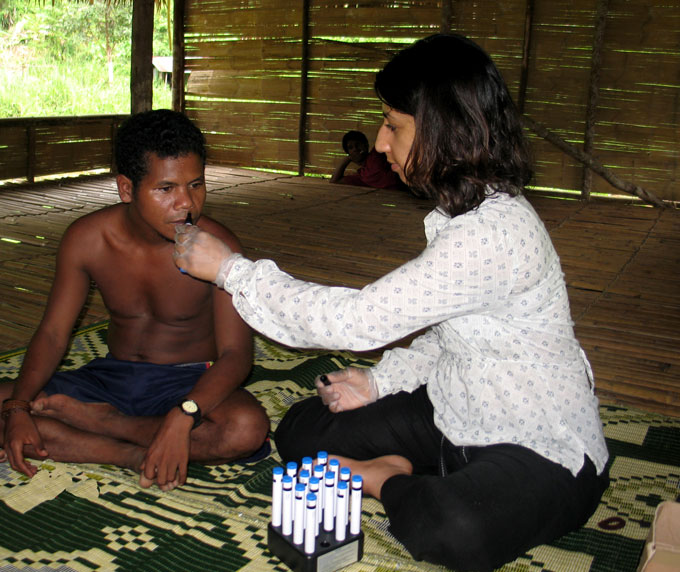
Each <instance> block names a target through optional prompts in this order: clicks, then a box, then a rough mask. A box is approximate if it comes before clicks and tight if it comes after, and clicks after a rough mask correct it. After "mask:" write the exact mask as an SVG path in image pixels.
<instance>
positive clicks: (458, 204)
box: [175, 35, 608, 570]
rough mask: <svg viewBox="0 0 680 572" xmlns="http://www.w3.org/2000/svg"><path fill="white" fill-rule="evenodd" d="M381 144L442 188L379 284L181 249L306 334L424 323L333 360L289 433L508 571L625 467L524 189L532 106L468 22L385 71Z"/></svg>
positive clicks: (395, 518)
mask: <svg viewBox="0 0 680 572" xmlns="http://www.w3.org/2000/svg"><path fill="white" fill-rule="evenodd" d="M375 85H376V90H377V93H378V96H379V97H380V99H381V101H382V104H383V115H384V118H385V120H384V123H383V125H382V127H381V129H380V132H379V134H378V137H377V140H376V145H375V146H376V149H377V150H378V151H380V152H382V153H385V154H386V155H387V158H388V160H389V161H390V163H391V164H392V170H394V171H395V172H396V173H397V174H398V175H399V176H400V178H401V179H402V180H403V181H404V182H406V183H407V184H408V185H409V186H410V187H411V188H412V189H413V190H414V191H415V192H418V193H420V194H422V195H425V196H427V197H430V198H432V199H434V200H435V202H436V204H437V207H436V208H435V210H433V211H432V212H431V213H430V214H429V215H428V216H427V217H426V219H425V234H426V236H427V246H426V248H425V249H424V250H423V252H422V253H421V254H420V255H419V256H418V257H417V258H415V259H413V260H411V261H409V262H407V263H405V264H404V265H402V266H401V267H399V268H397V269H396V270H394V271H393V272H391V273H389V274H388V275H386V276H384V277H382V278H380V279H379V280H377V281H376V282H374V283H372V284H369V285H368V286H366V287H364V288H363V289H361V290H353V289H348V288H332V287H326V286H320V285H316V284H310V283H307V282H302V281H299V280H295V279H294V278H292V277H291V276H289V275H287V274H285V273H283V272H281V271H280V270H279V269H278V268H277V267H276V265H275V264H274V263H273V262H272V261H267V260H260V261H258V262H252V261H249V260H247V259H245V258H243V256H241V255H240V254H232V253H231V252H230V251H229V250H228V249H227V248H225V247H224V246H223V245H222V244H221V243H220V242H219V241H216V240H214V239H213V238H212V237H211V236H210V235H208V234H206V233H204V232H199V231H198V229H195V228H192V227H187V228H178V231H179V232H178V235H177V236H176V242H177V244H176V246H175V261H176V264H177V265H178V266H180V267H181V268H183V269H185V270H187V271H189V272H190V273H191V274H193V275H195V276H198V277H200V278H204V279H209V280H213V281H215V282H216V283H217V284H218V285H219V286H220V287H222V288H225V289H226V290H227V291H228V292H229V293H231V294H232V300H233V303H234V306H235V307H236V309H237V311H238V312H239V314H240V315H241V316H242V317H243V318H244V319H245V320H246V321H247V322H248V323H249V324H250V325H251V326H253V327H254V328H255V329H256V330H258V331H260V332H262V333H264V334H265V335H267V336H269V337H272V338H274V339H277V340H279V341H280V342H283V343H285V344H288V345H290V346H295V347H323V348H333V349H340V348H342V349H350V350H367V349H373V348H378V347H382V346H384V345H386V344H389V343H391V342H394V341H395V340H399V339H401V338H403V337H405V336H407V335H409V334H412V333H414V332H417V331H421V330H422V331H423V332H424V333H422V334H421V335H420V336H419V337H417V338H416V339H415V340H414V341H413V342H412V343H411V345H410V346H409V347H408V348H396V349H391V350H388V351H385V352H384V354H383V356H382V359H381V360H380V361H379V362H378V363H377V364H376V365H375V366H373V367H371V368H367V369H358V368H348V369H346V370H343V371H339V372H329V373H328V374H327V375H326V376H325V377H324V378H323V380H322V379H318V380H317V382H316V385H317V388H318V392H319V396H318V397H314V398H310V399H307V400H305V401H302V402H299V403H297V404H295V405H294V406H293V407H291V409H290V410H289V411H288V413H287V414H286V415H285V417H284V418H283V420H282V421H281V423H280V425H279V427H278V429H277V431H276V435H275V440H276V444H277V446H278V451H279V453H280V454H281V457H282V458H283V459H284V460H285V461H288V460H298V459H300V458H301V457H303V456H306V455H313V454H314V453H315V452H316V451H318V450H322V449H323V450H327V451H328V452H329V453H330V454H332V455H335V456H337V457H339V458H340V459H341V461H342V462H343V464H346V465H348V466H350V467H351V468H352V469H353V471H355V472H358V473H360V474H362V475H363V477H364V482H365V490H366V491H367V492H368V493H369V494H372V495H373V496H375V497H377V498H379V499H381V500H382V502H383V504H384V507H385V510H386V512H387V515H388V517H389V519H390V528H391V531H392V533H393V534H394V535H395V536H396V538H397V539H399V540H400V541H401V542H402V543H403V544H404V545H405V546H406V548H407V549H408V550H409V551H410V552H411V554H412V555H413V556H414V558H416V559H424V560H428V561H430V562H434V563H438V564H444V565H446V566H449V567H451V568H455V569H456V570H492V569H494V568H496V567H498V566H500V565H502V564H503V563H505V562H508V561H510V560H513V559H515V558H517V557H518V556H520V555H522V554H523V553H524V552H525V551H527V550H528V549H530V548H532V547H533V546H536V545H538V544H542V543H545V542H550V541H552V540H555V539H556V538H558V537H560V536H562V535H564V534H566V533H567V532H569V531H572V530H575V529H577V528H578V527H580V526H582V525H583V524H584V523H585V522H586V521H587V519H588V518H589V517H590V515H591V514H592V513H593V511H594V510H595V508H596V507H597V505H598V502H599V499H600V497H601V495H602V493H603V491H604V490H605V488H606V486H607V483H608V478H607V473H606V462H607V456H608V454H607V449H606V445H605V441H604V437H603V433H602V426H601V422H600V419H599V414H598V403H597V399H596V397H595V395H594V387H593V378H592V371H591V368H590V365H589V364H588V360H587V358H586V356H585V354H584V352H583V350H582V349H581V347H580V345H579V343H578V341H577V340H576V338H575V336H574V331H573V322H572V320H571V315H570V309H569V301H568V298H567V290H566V285H565V282H564V277H563V274H562V270H561V267H560V262H559V258H558V256H557V254H556V252H555V249H554V247H553V245H552V243H551V241H550V237H549V235H548V232H547V231H546V229H545V227H544V225H543V223H542V222H541V221H540V219H539V217H538V216H537V214H536V213H535V211H534V210H533V208H532V207H531V205H530V204H529V202H528V201H527V200H526V199H525V198H524V197H523V196H522V190H523V187H524V186H525V185H526V183H527V182H528V180H529V178H530V176H531V167H530V161H529V154H528V150H527V146H526V143H525V139H524V136H523V133H522V128H521V124H520V117H519V114H518V112H517V110H516V108H515V106H514V105H513V103H512V100H511V98H510V96H509V94H508V90H507V88H506V86H505V83H504V82H503V80H502V78H501V76H500V73H499V72H498V70H497V69H496V67H495V65H494V64H493V62H492V61H491V59H490V58H489V57H488V55H487V54H486V53H485V52H484V51H483V50H482V49H481V48H480V47H479V46H477V45H476V44H475V43H473V42H472V41H470V40H468V39H466V38H464V37H462V36H458V35H436V36H432V37H429V38H426V39H423V40H420V41H418V42H416V43H415V44H414V45H412V46H410V47H408V48H406V49H404V50H403V51H401V52H400V53H398V54H397V55H396V56H395V57H394V58H393V59H392V60H391V61H390V62H389V63H388V64H387V65H386V66H385V68H384V69H383V70H382V71H381V72H379V73H378V75H377V78H376V84H375Z"/></svg>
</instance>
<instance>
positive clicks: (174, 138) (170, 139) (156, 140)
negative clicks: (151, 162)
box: [114, 109, 206, 189]
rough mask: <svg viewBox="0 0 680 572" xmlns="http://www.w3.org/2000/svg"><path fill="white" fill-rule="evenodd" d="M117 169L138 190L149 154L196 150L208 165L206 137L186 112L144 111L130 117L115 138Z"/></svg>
mask: <svg viewBox="0 0 680 572" xmlns="http://www.w3.org/2000/svg"><path fill="white" fill-rule="evenodd" d="M114 148H115V157H116V169H117V171H118V173H119V174H121V175H125V176H126V177H127V178H128V179H130V180H131V181H132V185H133V188H134V189H136V188H137V185H139V183H140V181H141V180H142V179H143V178H144V176H145V175H146V173H147V169H148V163H147V160H148V154H149V153H155V154H156V155H158V156H159V157H160V158H161V159H166V158H168V157H181V156H184V155H188V154H189V153H195V154H196V155H198V156H199V157H200V158H201V161H202V162H203V164H204V165H205V157H206V152H205V138H204V137H203V133H201V130H200V129H199V128H198V127H196V126H195V125H194V124H193V123H192V122H191V120H190V119H189V118H188V117H187V116H186V115H184V114H182V113H179V112H177V111H171V110H169V109H156V110H153V111H143V112H142V113H136V114H135V115H132V116H130V117H128V118H127V119H126V120H125V121H124V122H123V124H122V125H121V126H120V128H119V129H118V133H116V140H115V145H114Z"/></svg>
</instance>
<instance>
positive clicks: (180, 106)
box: [172, 0, 185, 113]
mask: <svg viewBox="0 0 680 572" xmlns="http://www.w3.org/2000/svg"><path fill="white" fill-rule="evenodd" d="M184 1H185V0H174V5H173V23H172V29H173V36H172V108H173V109H174V110H175V111H180V112H182V113H184V109H185V105H184V7H185V3H184Z"/></svg>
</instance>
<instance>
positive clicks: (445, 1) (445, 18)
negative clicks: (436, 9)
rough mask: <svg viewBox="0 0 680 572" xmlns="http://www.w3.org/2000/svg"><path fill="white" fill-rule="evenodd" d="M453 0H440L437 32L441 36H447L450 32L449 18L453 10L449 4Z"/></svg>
mask: <svg viewBox="0 0 680 572" xmlns="http://www.w3.org/2000/svg"><path fill="white" fill-rule="evenodd" d="M452 2H453V0H442V12H441V17H442V20H441V25H440V27H439V30H440V32H441V33H442V34H448V33H449V32H451V16H452V14H453V8H452V6H451V3H452Z"/></svg>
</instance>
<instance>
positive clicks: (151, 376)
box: [43, 356, 210, 416]
mask: <svg viewBox="0 0 680 572" xmlns="http://www.w3.org/2000/svg"><path fill="white" fill-rule="evenodd" d="M208 367H210V362H199V363H192V364H179V365H159V364H154V363H146V362H136V361H123V360H117V359H115V358H113V357H110V356H107V357H105V358H96V359H94V360H92V361H91V362H90V363H88V364H86V365H84V366H83V367H81V368H79V369H76V370H73V371H62V372H58V373H56V374H54V376H52V379H51V380H50V381H49V382H48V383H47V385H46V386H45V387H44V388H43V390H44V391H45V393H47V394H48V395H53V394H55V393H63V394H66V395H70V396H71V397H73V398H75V399H78V400H79V401H85V402H97V403H110V404H111V405H113V406H114V407H115V408H116V409H118V410H119V411H121V412H123V413H125V414H126V415H133V416H150V415H165V414H166V413H167V412H168V411H170V409H172V408H173V407H174V406H176V405H177V404H178V403H179V401H180V400H181V399H182V398H183V397H184V396H185V395H186V394H187V393H189V391H191V389H192V388H193V387H194V385H196V382H197V381H198V379H199V378H200V377H201V375H202V374H203V373H204V372H205V370H206V369H208Z"/></svg>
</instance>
